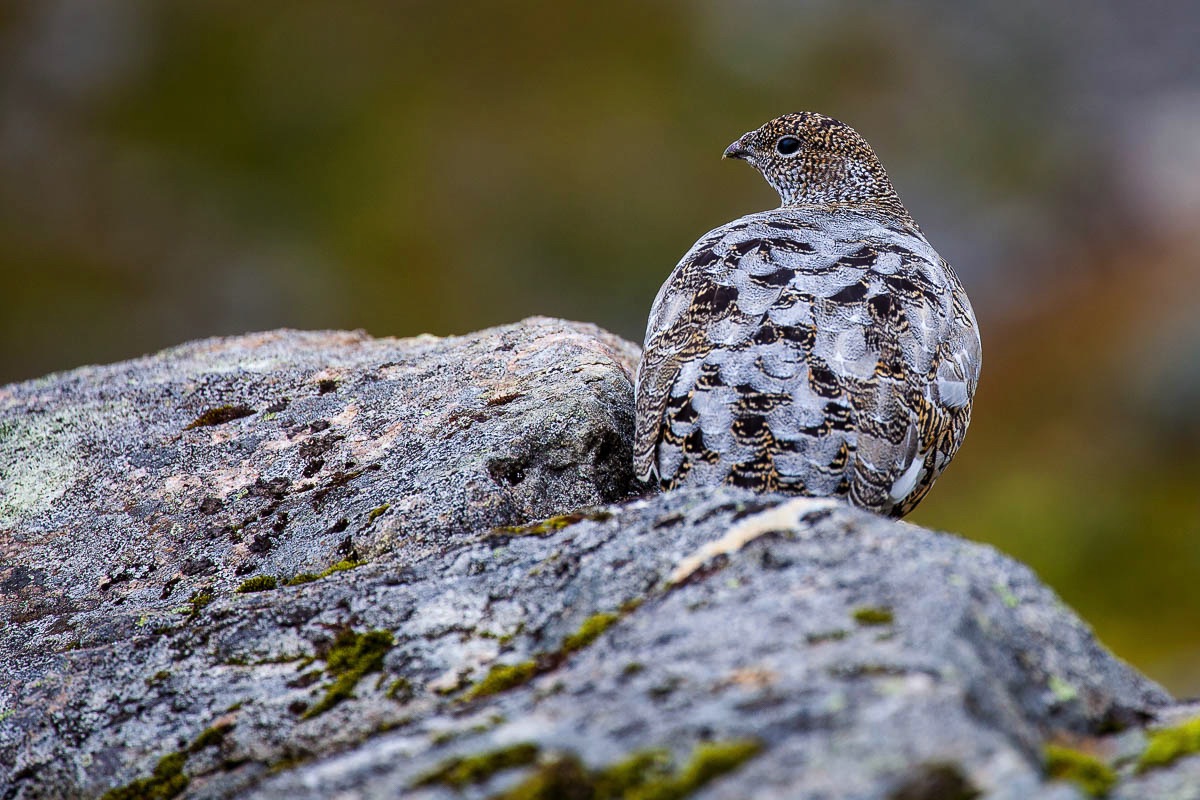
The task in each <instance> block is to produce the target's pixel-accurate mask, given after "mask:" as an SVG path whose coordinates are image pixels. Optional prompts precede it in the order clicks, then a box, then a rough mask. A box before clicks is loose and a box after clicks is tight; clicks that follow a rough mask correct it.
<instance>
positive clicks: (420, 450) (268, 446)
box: [0, 319, 1200, 800]
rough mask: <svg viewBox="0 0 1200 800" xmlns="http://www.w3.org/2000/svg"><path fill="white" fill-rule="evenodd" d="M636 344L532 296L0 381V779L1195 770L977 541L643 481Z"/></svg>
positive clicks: (458, 787) (721, 787) (957, 779)
mask: <svg viewBox="0 0 1200 800" xmlns="http://www.w3.org/2000/svg"><path fill="white" fill-rule="evenodd" d="M636 357H637V350H636V348H635V347H634V346H632V345H630V344H628V343H626V342H623V341H622V340H620V339H617V338H616V337H613V336H611V335H608V334H605V333H604V332H602V331H600V330H599V329H597V328H595V327H592V326H588V325H579V324H573V323H564V322H558V321H555V320H547V319H533V320H527V321H525V322H523V323H520V324H517V325H511V326H506V327H502V328H496V329H492V330H488V331H483V332H480V333H478V334H474V335H470V336H464V337H457V338H448V339H434V338H431V337H419V338H416V339H409V340H377V339H371V338H369V337H367V336H365V335H362V334H350V333H296V332H276V333H269V334H259V335H254V336H246V337H239V338H234V339H223V340H211V341H206V342H199V343H195V344H191V345H186V346H184V347H180V348H176V349H173V350H169V351H165V352H163V353H160V354H158V355H155V356H150V357H147V358H144V359H139V360H137V361H132V362H127V363H124V364H118V365H113V366H109V367H93V368H86V369H82V370H77V371H74V372H71V373H64V374H61V375H53V376H50V377H48V378H45V379H42V380H38V381H32V382H29V383H24V384H18V385H13V386H9V387H4V388H0V558H2V559H3V560H2V561H0V592H2V596H0V602H2V604H3V605H2V609H0V626H2V627H0V798H5V799H6V800H7V799H8V798H22V799H23V800H28V799H29V798H58V797H97V796H103V795H105V794H106V793H108V797H109V798H118V797H171V796H176V795H178V796H186V797H197V798H209V797H211V798H218V797H262V798H269V797H282V796H286V797H289V798H296V799H298V798H307V797H311V798H326V797H335V796H338V797H375V796H384V797H400V796H403V797H415V798H456V797H468V798H512V800H516V799H517V798H597V799H599V798H619V797H629V798H634V797H636V798H681V797H705V798H760V797H761V798H814V799H815V798H888V800H914V799H916V800H942V799H943V798H970V797H986V798H1013V799H1014V800H1017V799H1018V798H1020V799H1021V800H1025V799H1026V798H1062V800H1068V799H1069V798H1078V797H1085V796H1087V795H1086V794H1085V787H1086V789H1087V790H1091V791H1101V790H1103V791H1107V792H1108V796H1110V797H1116V798H1126V799H1127V800H1133V799H1134V798H1197V797H1200V788H1197V787H1200V757H1196V756H1189V755H1188V749H1189V748H1188V747H1187V746H1186V739H1187V737H1186V736H1185V735H1183V734H1181V735H1180V737H1179V739H1180V740H1181V741H1183V742H1184V745H1183V746H1178V747H1175V746H1174V745H1172V744H1171V743H1170V742H1166V739H1161V740H1160V738H1156V737H1161V736H1162V734H1157V733H1155V731H1157V730H1159V729H1161V728H1164V727H1168V726H1172V725H1178V724H1179V723H1181V722H1184V721H1185V720H1187V719H1189V718H1190V717H1194V716H1196V715H1197V714H1200V709H1194V708H1193V709H1189V708H1187V707H1184V706H1181V705H1179V704H1177V703H1175V702H1174V701H1173V700H1172V699H1171V698H1170V697H1169V696H1168V695H1166V693H1164V692H1163V691H1162V690H1161V689H1160V688H1159V687H1157V686H1156V685H1154V684H1153V683H1151V682H1150V681H1148V680H1146V679H1145V678H1143V677H1142V676H1140V675H1138V674H1137V673H1136V672H1135V671H1133V670H1132V669H1130V668H1129V667H1128V666H1126V665H1125V664H1123V663H1122V662H1120V661H1118V660H1117V659H1115V658H1113V657H1112V656H1111V655H1110V654H1109V653H1108V652H1107V651H1105V650H1104V649H1103V648H1102V647H1101V646H1100V645H1098V644H1097V642H1096V641H1095V639H1094V638H1093V637H1092V635H1091V633H1090V632H1089V631H1088V629H1087V627H1086V626H1085V625H1084V624H1083V623H1082V622H1080V621H1079V620H1078V619H1077V618H1076V617H1075V616H1074V615H1073V614H1072V613H1071V612H1070V611H1069V610H1068V609H1066V608H1065V607H1064V606H1063V605H1062V604H1061V602H1060V601H1059V600H1058V599H1057V598H1056V597H1055V596H1054V594H1053V593H1052V592H1051V591H1050V590H1049V589H1047V588H1046V587H1044V586H1043V585H1041V584H1040V583H1039V582H1038V580H1037V579H1036V577H1035V576H1034V575H1033V574H1032V573H1031V572H1030V571H1029V570H1028V569H1026V568H1025V567H1023V566H1021V565H1020V564H1017V563H1015V562H1013V561H1012V560H1010V559H1008V558H1005V557H1004V556H1001V555H1000V554H998V553H997V552H995V551H994V550H992V549H991V548H988V547H986V546H982V545H978V544H972V543H968V542H966V541H963V540H961V539H959V538H957V537H954V536H951V535H947V534H941V533H935V532H931V531H927V530H924V529H921V528H917V527H915V526H911V525H907V524H904V523H897V522H891V521H888V520H885V519H883V518H881V517H877V516H874V515H871V514H869V513H866V512H863V511H858V510H854V509H852V508H850V507H848V506H845V505H842V504H840V503H836V502H834V501H828V500H809V499H803V498H799V499H790V498H786V497H777V496H760V495H755V494H752V493H750V492H747V491H743V490H737V489H730V488H715V489H687V490H681V491H678V492H673V493H669V494H665V495H654V496H650V497H644V498H635V497H633V495H632V492H633V487H634V484H633V481H632V475H631V473H632V469H631V461H632V456H631V444H630V443H631V439H632V435H633V419H632V416H633V398H632V385H631V372H632V368H633V365H634V362H635V360H636ZM539 520H540V521H539ZM1179 730H1181V731H1185V732H1186V730H1187V729H1186V728H1180V729H1179ZM1198 735H1200V734H1198ZM1171 741H1172V742H1173V741H1174V740H1171ZM1164 742H1166V743H1165V744H1164ZM1197 746H1198V747H1200V745H1197ZM1172 747H1174V750H1172V749H1171V748H1172ZM1152 754H1157V755H1155V756H1154V757H1151V756H1152ZM1163 754H1165V755H1166V756H1167V757H1162V756H1163ZM1056 776H1062V777H1056Z"/></svg>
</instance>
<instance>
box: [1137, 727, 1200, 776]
mask: <svg viewBox="0 0 1200 800" xmlns="http://www.w3.org/2000/svg"><path fill="white" fill-rule="evenodd" d="M1147 735H1148V737H1149V740H1150V741H1149V743H1148V744H1147V745H1146V750H1145V752H1143V753H1142V755H1141V758H1139V759H1138V765H1137V768H1138V772H1145V771H1146V770H1148V769H1154V768H1156V767H1165V766H1167V765H1168V764H1170V763H1172V762H1174V761H1175V760H1176V759H1179V758H1182V757H1183V756H1186V755H1191V754H1193V753H1200V717H1198V718H1196V719H1193V720H1189V721H1187V722H1184V723H1183V724H1181V725H1176V726H1174V727H1171V728H1159V729H1157V730H1152V731H1150V732H1149V733H1148V734H1147Z"/></svg>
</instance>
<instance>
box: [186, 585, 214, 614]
mask: <svg viewBox="0 0 1200 800" xmlns="http://www.w3.org/2000/svg"><path fill="white" fill-rule="evenodd" d="M213 599H214V597H213V594H212V592H211V591H209V590H207V589H197V590H196V591H194V592H192V596H191V597H189V598H188V606H190V610H189V611H188V612H187V620H188V621H189V622H190V621H191V620H193V619H195V618H196V617H198V616H200V612H201V611H203V610H204V607H205V606H207V605H208V604H209V603H211V602H212V601H213Z"/></svg>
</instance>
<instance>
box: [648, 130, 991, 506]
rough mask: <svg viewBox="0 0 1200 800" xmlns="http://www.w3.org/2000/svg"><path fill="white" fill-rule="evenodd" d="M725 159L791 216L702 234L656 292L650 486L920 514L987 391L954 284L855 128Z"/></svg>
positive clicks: (778, 212)
mask: <svg viewBox="0 0 1200 800" xmlns="http://www.w3.org/2000/svg"><path fill="white" fill-rule="evenodd" d="M725 156H726V157H728V158H738V159H742V160H744V161H746V162H748V163H749V164H750V165H751V166H753V167H754V168H755V169H757V170H758V171H759V172H761V173H762V175H763V177H764V178H766V179H767V182H768V183H770V184H771V186H772V187H774V188H775V190H776V191H778V192H779V196H780V198H781V200H782V205H781V206H780V207H779V208H777V209H774V210H771V211H764V212H761V213H758V214H750V215H749V216H745V217H742V218H741V219H738V220H735V221H733V222H730V223H729V224H727V225H722V226H721V227H719V228H717V229H716V230H713V231H711V232H709V233H707V234H705V235H704V236H703V237H701V239H700V241H698V242H696V244H695V245H693V246H692V249H691V250H689V251H688V252H687V254H686V255H684V257H683V259H682V260H681V261H680V262H679V265H678V266H676V267H675V270H674V271H673V272H672V273H671V275H670V277H669V278H667V282H666V283H664V284H663V287H662V288H661V289H660V290H659V292H658V296H657V297H656V298H655V300H654V305H653V307H652V308H651V310H650V320H649V323H648V325H647V328H646V344H645V349H644V352H643V355H642V361H641V364H640V366H639V368H638V377H637V435H636V440H635V444H634V466H635V469H636V472H637V474H638V476H639V477H640V478H641V479H642V480H643V481H657V482H658V483H659V484H660V485H661V486H662V488H664V489H673V488H675V487H678V486H684V485H696V486H706V485H716V484H731V485H734V486H743V487H747V488H750V489H753V490H755V491H758V492H782V493H787V494H797V495H805V496H812V497H842V498H846V499H847V500H849V501H850V502H851V503H853V504H855V505H857V506H861V507H863V508H867V509H870V510H872V511H875V512H878V513H881V514H889V515H892V516H903V515H904V514H907V513H908V512H909V511H911V510H912V509H913V508H915V507H916V505H917V503H919V502H920V501H921V499H922V498H923V497H924V496H925V494H926V492H928V491H929V488H930V487H931V486H932V485H933V482H934V480H936V479H937V477H938V475H939V474H941V472H942V470H944V469H945V468H946V465H947V464H949V463H950V459H951V458H952V457H953V456H954V454H955V452H956V451H957V450H958V447H959V445H960V444H962V440H963V436H964V435H965V434H966V431H967V424H968V423H969V422H970V418H971V400H972V398H973V397H974V396H975V387H976V385H977V384H978V382H979V366H980V343H979V332H978V328H977V326H976V323H975V315H974V313H973V312H972V310H971V304H970V302H969V301H968V300H967V295H966V293H965V292H964V291H963V288H962V285H961V284H960V283H959V280H958V277H957V276H956V275H955V274H954V270H952V269H951V268H950V265H949V264H947V263H946V261H945V260H944V259H942V258H941V257H940V256H939V255H938V254H937V252H935V251H934V249H933V247H932V246H930V244H929V242H928V241H926V239H925V236H924V235H923V234H922V233H921V229H920V228H919V227H918V226H917V223H916V222H915V221H914V220H913V218H912V217H911V216H910V215H909V213H908V211H907V210H906V209H905V208H904V205H903V204H902V203H901V202H900V198H899V197H898V196H897V195H896V191H895V190H894V189H893V188H892V183H891V181H890V180H889V179H888V176H887V173H886V172H885V171H884V169H883V165H882V164H880V163H879V159H878V158H877V157H876V156H875V153H874V151H872V150H871V147H870V145H868V144H867V142H866V140H864V139H863V138H862V136H860V135H859V134H858V133H857V132H856V131H855V130H854V129H853V128H851V127H850V126H848V125H845V124H844V123H841V122H839V121H837V120H835V119H831V118H830V117H826V116H823V115H821V114H816V113H811V112H808V113H800V114H787V115H785V116H782V117H779V118H778V119H775V120H772V121H771V122H768V123H767V124H766V125H763V126H762V127H761V128H759V129H758V130H756V131H751V132H749V133H747V134H745V135H744V136H742V137H741V138H740V139H738V140H737V141H736V142H734V143H733V144H731V145H730V146H729V148H728V149H727V150H726V151H725Z"/></svg>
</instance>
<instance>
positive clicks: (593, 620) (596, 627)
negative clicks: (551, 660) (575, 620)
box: [561, 613, 621, 655]
mask: <svg viewBox="0 0 1200 800" xmlns="http://www.w3.org/2000/svg"><path fill="white" fill-rule="evenodd" d="M620 618H621V617H620V616H619V615H617V614H607V613H600V614H593V615H592V616H590V617H588V618H587V619H585V620H584V621H583V624H582V625H580V626H579V630H577V631H575V632H574V633H572V634H571V635H570V636H568V637H567V638H566V639H564V640H563V643H562V650H561V652H562V653H563V655H566V654H567V653H574V652H575V651H576V650H582V649H583V648H585V647H587V646H588V645H589V644H591V643H592V642H594V641H596V639H598V638H599V637H600V634H602V633H604V632H605V631H606V630H608V629H609V628H610V627H612V625H613V623H614V622H616V621H617V620H619V619H620Z"/></svg>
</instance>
